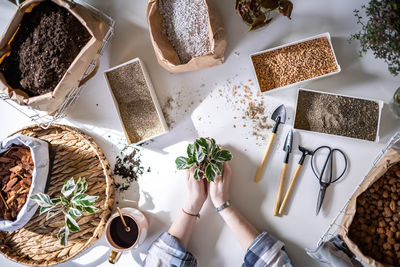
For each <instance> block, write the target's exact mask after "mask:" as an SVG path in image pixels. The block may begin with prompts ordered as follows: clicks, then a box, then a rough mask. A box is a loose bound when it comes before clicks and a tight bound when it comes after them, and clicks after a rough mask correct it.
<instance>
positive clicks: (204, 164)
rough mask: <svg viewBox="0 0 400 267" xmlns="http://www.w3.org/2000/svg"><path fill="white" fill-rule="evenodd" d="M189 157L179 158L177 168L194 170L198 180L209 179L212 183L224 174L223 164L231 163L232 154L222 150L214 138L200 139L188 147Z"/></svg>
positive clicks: (176, 161)
mask: <svg viewBox="0 0 400 267" xmlns="http://www.w3.org/2000/svg"><path fill="white" fill-rule="evenodd" d="M186 152H187V157H183V156H182V157H178V158H177V159H176V160H175V163H176V167H177V168H178V169H180V170H182V169H190V168H192V167H195V169H194V178H195V179H196V180H200V179H207V181H209V182H212V181H214V180H215V178H216V177H217V176H219V175H222V172H223V162H226V161H230V160H231V159H232V154H231V152H229V151H228V150H224V149H221V147H220V146H218V145H217V144H216V142H215V140H214V139H213V138H207V139H206V138H202V137H201V138H198V139H196V140H195V141H194V143H193V144H189V145H188V147H187V150H186Z"/></svg>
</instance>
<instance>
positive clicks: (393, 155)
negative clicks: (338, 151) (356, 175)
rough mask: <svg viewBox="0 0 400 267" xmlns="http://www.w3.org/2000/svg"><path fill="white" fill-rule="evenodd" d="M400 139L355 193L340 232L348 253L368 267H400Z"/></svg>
mask: <svg viewBox="0 0 400 267" xmlns="http://www.w3.org/2000/svg"><path fill="white" fill-rule="evenodd" d="M398 137H399V138H398V141H397V143H395V144H394V145H392V146H391V147H390V148H389V149H388V150H387V151H386V152H385V154H384V155H383V156H382V157H381V158H380V160H379V161H378V162H377V163H376V164H375V166H374V167H373V168H372V169H371V170H370V171H369V173H368V174H367V176H366V177H365V179H364V180H363V182H362V183H361V185H360V187H358V188H357V190H356V191H355V192H354V194H353V196H352V197H351V199H350V201H349V203H348V205H347V207H346V210H345V213H344V216H343V218H342V221H341V223H340V226H339V228H338V234H339V235H341V236H342V238H343V240H344V241H345V243H346V245H347V246H348V247H349V249H350V250H351V251H352V252H353V253H354V254H355V255H356V256H357V257H358V258H359V259H361V260H362V261H363V262H365V263H366V264H368V265H369V266H377V267H383V266H399V262H398V261H397V260H398V259H399V258H400V257H399V256H400V228H398V225H400V224H399V219H400V205H399V204H400V201H399V200H400V193H399V192H400V166H399V164H400V134H398ZM396 261H397V263H396Z"/></svg>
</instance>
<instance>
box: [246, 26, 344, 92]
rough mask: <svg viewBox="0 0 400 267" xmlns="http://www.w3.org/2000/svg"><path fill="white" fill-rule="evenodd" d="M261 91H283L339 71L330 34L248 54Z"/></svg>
mask: <svg viewBox="0 0 400 267" xmlns="http://www.w3.org/2000/svg"><path fill="white" fill-rule="evenodd" d="M250 58H251V61H252V63H253V69H254V72H255V75H256V77H257V81H258V85H259V88H260V91H261V92H267V91H271V90H276V89H283V88H287V87H289V86H293V85H297V84H299V83H301V82H305V81H311V80H315V79H318V78H323V77H327V76H330V75H333V74H337V73H339V72H340V71H341V68H340V65H339V63H338V61H337V59H336V56H335V52H334V50H333V46H332V42H331V36H330V34H329V32H326V33H322V34H318V35H315V36H312V37H309V38H305V39H302V40H299V41H296V42H292V43H288V44H284V45H281V46H277V47H274V48H270V49H267V50H263V51H260V52H257V53H254V54H251V55H250Z"/></svg>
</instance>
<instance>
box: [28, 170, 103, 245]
mask: <svg viewBox="0 0 400 267" xmlns="http://www.w3.org/2000/svg"><path fill="white" fill-rule="evenodd" d="M87 187H88V184H87V182H86V180H85V178H79V179H78V181H77V182H76V183H75V180H74V178H73V177H72V178H71V179H69V180H67V181H65V183H64V185H63V187H62V189H61V194H62V195H61V196H60V197H58V198H50V197H49V196H48V195H46V194H44V193H38V194H36V195H33V196H31V199H32V200H34V201H35V202H36V203H37V204H38V205H39V206H40V215H42V214H43V213H45V212H47V215H46V220H48V219H50V218H53V217H54V216H56V215H58V214H64V217H65V225H64V226H63V227H61V229H60V231H58V234H57V238H58V240H60V244H61V245H63V246H65V245H67V241H68V235H69V233H70V232H78V231H79V230H80V228H79V225H78V223H77V222H76V220H75V219H76V218H79V217H80V216H82V214H83V213H84V212H88V213H95V212H96V211H97V210H98V209H97V208H96V207H94V206H93V205H94V203H95V202H96V200H97V199H98V197H97V196H89V195H87V194H85V192H86V190H87Z"/></svg>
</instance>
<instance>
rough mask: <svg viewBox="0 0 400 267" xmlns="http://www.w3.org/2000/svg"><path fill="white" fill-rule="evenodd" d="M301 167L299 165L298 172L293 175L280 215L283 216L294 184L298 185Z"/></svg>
mask: <svg viewBox="0 0 400 267" xmlns="http://www.w3.org/2000/svg"><path fill="white" fill-rule="evenodd" d="M301 166H302V165H301V164H298V165H297V169H296V172H295V173H294V175H293V178H292V181H291V182H290V185H289V188H288V190H287V191H286V194H285V197H284V198H283V202H282V205H281V207H280V209H279V215H282V213H283V211H284V210H285V207H286V202H287V201H288V199H289V196H290V194H291V193H292V190H293V186H294V184H295V183H296V179H297V177H298V176H299V173H300V169H301Z"/></svg>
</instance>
